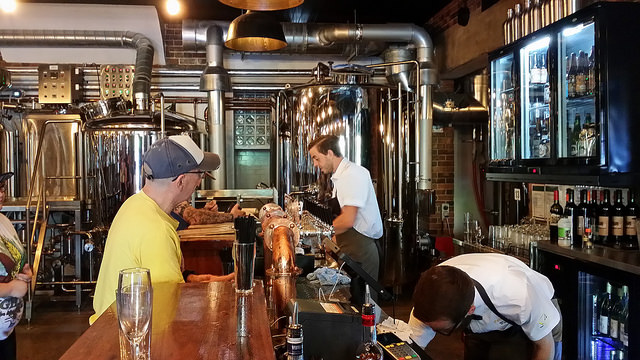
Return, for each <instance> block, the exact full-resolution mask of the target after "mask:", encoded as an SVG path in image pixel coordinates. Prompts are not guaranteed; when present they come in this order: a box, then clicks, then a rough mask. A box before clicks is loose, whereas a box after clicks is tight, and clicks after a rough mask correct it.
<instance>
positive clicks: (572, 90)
mask: <svg viewBox="0 0 640 360" xmlns="http://www.w3.org/2000/svg"><path fill="white" fill-rule="evenodd" d="M567 92H568V93H569V97H570V98H572V97H575V96H576V77H575V75H569V79H567Z"/></svg>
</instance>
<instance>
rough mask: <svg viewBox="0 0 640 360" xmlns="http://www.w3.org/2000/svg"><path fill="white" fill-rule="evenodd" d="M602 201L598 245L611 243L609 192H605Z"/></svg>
mask: <svg viewBox="0 0 640 360" xmlns="http://www.w3.org/2000/svg"><path fill="white" fill-rule="evenodd" d="M601 194H602V201H601V202H600V206H599V207H598V236H597V238H596V239H597V240H596V244H602V245H604V244H607V243H609V222H610V221H609V220H610V219H609V217H610V216H611V202H610V197H609V190H603V191H602V192H601Z"/></svg>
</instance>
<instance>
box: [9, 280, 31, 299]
mask: <svg viewBox="0 0 640 360" xmlns="http://www.w3.org/2000/svg"><path fill="white" fill-rule="evenodd" d="M8 285H9V286H10V290H9V296H11V297H16V298H21V297H24V296H25V295H26V294H27V290H29V283H28V282H26V281H22V280H18V279H13V280H11V281H9V284H8Z"/></svg>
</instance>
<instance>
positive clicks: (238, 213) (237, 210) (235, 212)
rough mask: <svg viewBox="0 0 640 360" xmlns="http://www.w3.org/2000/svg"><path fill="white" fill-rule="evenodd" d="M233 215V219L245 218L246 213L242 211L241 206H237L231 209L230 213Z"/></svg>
mask: <svg viewBox="0 0 640 360" xmlns="http://www.w3.org/2000/svg"><path fill="white" fill-rule="evenodd" d="M229 212H230V213H231V215H233V218H234V219H235V218H237V217H238V216H244V215H245V212H244V211H242V209H240V204H235V205H233V207H232V208H231V211H229Z"/></svg>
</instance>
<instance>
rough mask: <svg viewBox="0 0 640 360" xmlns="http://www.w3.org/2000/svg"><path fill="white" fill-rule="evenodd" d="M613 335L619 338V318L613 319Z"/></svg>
mask: <svg viewBox="0 0 640 360" xmlns="http://www.w3.org/2000/svg"><path fill="white" fill-rule="evenodd" d="M611 337H612V338H614V339H617V338H618V320H614V319H611Z"/></svg>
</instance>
